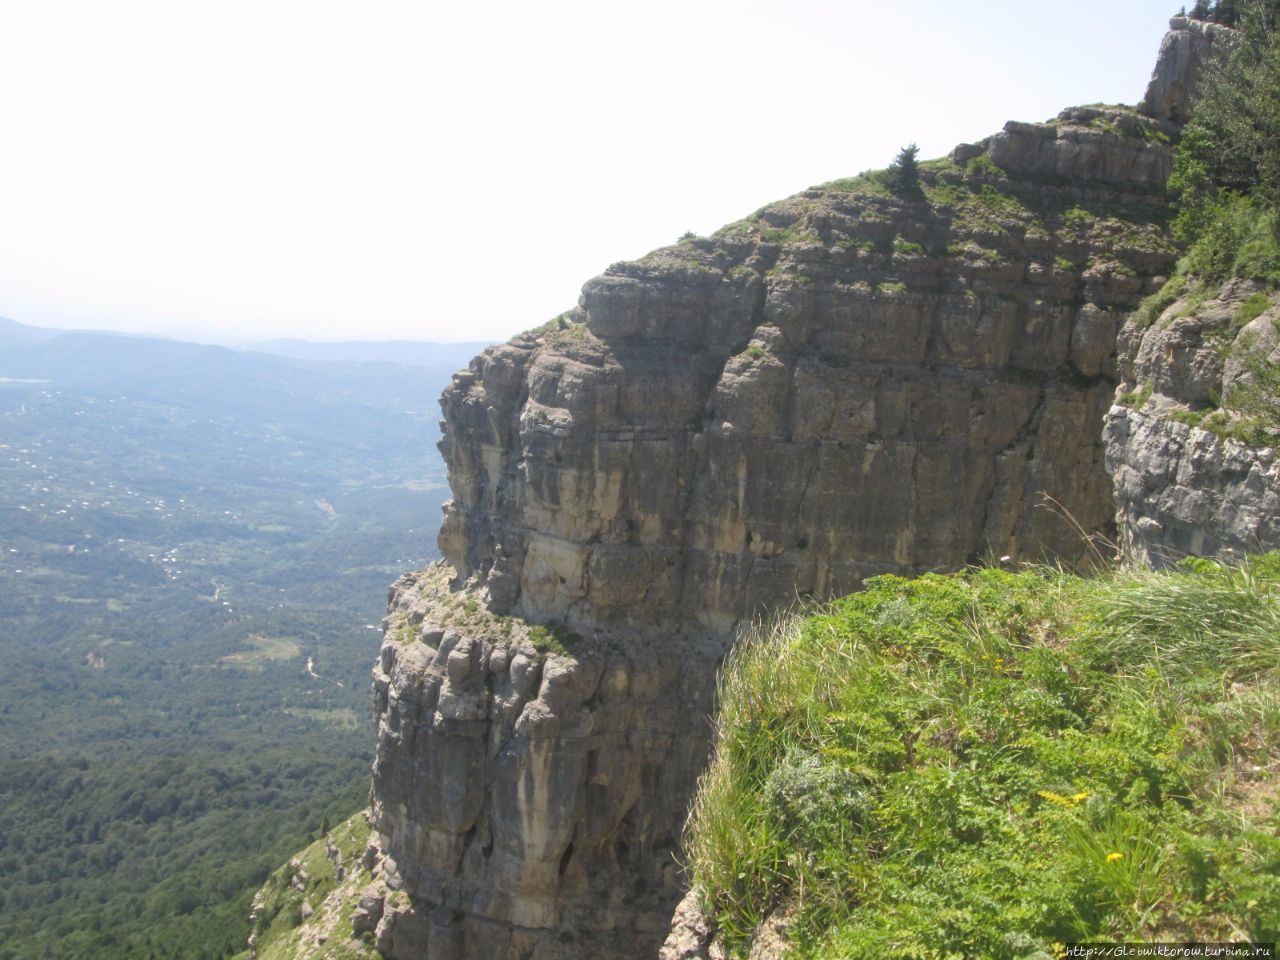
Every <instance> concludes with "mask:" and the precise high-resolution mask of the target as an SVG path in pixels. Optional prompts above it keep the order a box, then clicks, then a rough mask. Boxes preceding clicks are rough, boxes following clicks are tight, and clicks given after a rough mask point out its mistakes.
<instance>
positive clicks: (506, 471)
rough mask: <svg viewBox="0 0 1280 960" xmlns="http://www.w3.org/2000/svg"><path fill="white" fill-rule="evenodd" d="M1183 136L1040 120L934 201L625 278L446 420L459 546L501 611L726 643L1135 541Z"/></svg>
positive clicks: (800, 228) (754, 233)
mask: <svg viewBox="0 0 1280 960" xmlns="http://www.w3.org/2000/svg"><path fill="white" fill-rule="evenodd" d="M1171 135H1172V130H1170V129H1169V128H1166V127H1165V126H1164V125H1162V124H1160V123H1158V122H1156V121H1153V120H1150V119H1148V118H1144V117H1141V116H1139V115H1137V114H1135V113H1131V112H1128V111H1124V110H1119V109H1095V108H1089V109H1076V110H1069V111H1066V112H1064V113H1063V114H1062V115H1061V116H1060V117H1059V118H1058V119H1057V120H1055V121H1054V122H1051V123H1046V124H1022V123H1011V124H1009V125H1007V126H1006V128H1005V130H1004V131H1003V132H1001V133H1000V134H997V135H996V136H994V137H991V138H989V139H988V140H986V141H983V142H982V143H980V144H976V145H964V146H962V147H960V148H957V150H956V152H955V154H954V156H953V157H952V158H950V159H948V160H946V161H943V162H941V163H939V164H937V165H936V167H934V168H932V169H926V170H925V171H924V174H923V177H922V189H921V191H920V192H919V194H918V195H916V196H915V197H914V198H907V199H902V198H897V197H893V196H889V195H887V194H886V193H885V191H883V190H882V189H880V188H878V185H877V184H876V182H875V181H874V180H867V179H859V180H853V181H844V182H837V183H834V184H828V185H826V186H824V187H819V188H815V189H812V190H809V191H806V192H805V193H803V194H800V195H799V196H796V197H792V198H790V199H788V200H785V201H782V202H781V203H775V204H772V205H770V206H768V207H765V208H764V209H763V210H761V211H760V212H759V213H758V214H756V215H755V216H754V217H752V218H750V219H748V220H745V221H742V222H740V223H736V224H733V225H730V226H729V227H726V228H724V229H723V230H721V231H719V232H718V233H717V234H715V235H714V236H712V237H706V238H690V239H687V240H685V241H682V242H681V243H680V244H678V245H677V246H675V247H671V248H667V249H664V250H660V251H657V252H656V253H654V254H651V255H650V256H648V257H646V258H645V259H644V260H641V261H639V262H636V263H622V264H615V265H614V266H613V267H611V268H610V269H609V270H608V271H607V272H606V273H605V274H604V275H603V276H601V277H598V278H596V279H594V280H592V281H590V282H588V283H587V285H586V286H585V287H584V289H583V294H582V299H581V301H580V304H579V306H578V307H577V308H576V309H575V310H574V311H572V312H571V313H570V314H568V315H566V316H565V317H562V318H560V321H559V323H553V324H551V325H550V326H549V327H548V328H547V329H544V330H540V331H535V332H533V333H530V334H527V335H525V336H522V337H517V338H516V339H515V340H513V341H512V342H510V343H508V344H506V345H504V346H501V347H496V348H492V349H490V350H488V351H486V353H485V354H484V355H483V356H481V357H479V358H477V359H476V360H475V361H474V362H473V364H472V367H471V369H470V370H469V371H467V372H465V373H463V374H460V375H459V376H457V377H456V378H455V381H454V383H453V385H452V386H451V387H450V388H449V389H448V390H447V391H446V393H445V396H444V399H443V405H444V411H445V421H446V435H445V439H444V442H443V446H442V449H443V450H444V453H445V457H446V460H447V461H448V464H449V469H450V479H451V484H452V487H453V493H454V498H453V501H452V503H451V504H450V506H449V508H448V511H447V515H446V519H445V525H444V530H443V532H442V534H441V539H440V543H441V548H442V550H443V552H444V555H445V556H446V558H447V559H448V560H449V562H450V563H451V564H452V565H453V567H454V568H455V569H456V570H457V571H458V573H459V576H460V578H461V579H463V580H467V581H469V582H470V583H472V584H473V585H474V586H476V587H479V588H483V589H485V590H486V591H487V594H488V596H489V598H490V600H491V602H492V603H493V605H494V608H495V609H496V610H498V611H501V612H509V613H515V614H519V615H522V616H527V617H531V618H535V619H543V620H546V619H558V620H563V621H565V622H568V623H571V624H572V623H582V624H589V625H600V624H611V625H626V624H629V623H639V622H643V623H645V624H649V625H655V624H657V625H661V624H675V625H687V624H698V625H699V626H700V627H701V628H702V629H705V630H708V631H712V632H724V631H728V630H730V629H731V628H732V626H733V625H734V624H735V623H736V622H737V621H738V620H739V619H740V618H742V617H743V616H744V615H749V614H751V613H752V612H754V611H757V610H760V609H763V608H766V607H769V606H772V605H776V604H778V603H782V602H786V601H788V600H791V599H794V598H795V597H796V596H797V595H798V594H799V595H805V594H815V595H829V594H832V593H838V592H842V591H848V590H851V589H854V588H856V587H857V586H858V584H859V583H860V582H861V580H862V579H863V578H864V577H866V576H868V575H871V574H874V573H882V572H886V571H892V572H896V573H904V574H909V573H914V572H918V571H920V570H922V569H925V568H934V567H949V566H956V565H958V564H963V563H965V562H967V561H971V560H974V559H976V558H978V557H980V556H981V555H983V554H984V553H988V552H994V553H996V554H997V555H1000V554H1008V555H1010V556H1013V557H1017V558H1034V559H1042V558H1044V557H1046V556H1056V557H1065V558H1067V559H1071V558H1074V557H1076V556H1078V555H1079V554H1080V553H1081V552H1082V546H1083V545H1082V543H1081V538H1080V534H1079V532H1078V529H1077V528H1076V526H1075V525H1073V524H1072V523H1069V522H1067V521H1065V520H1064V519H1063V516H1062V515H1061V513H1059V512H1055V511H1054V510H1048V509H1044V508H1043V507H1042V505H1041V504H1042V501H1043V498H1044V497H1045V496H1048V497H1051V498H1052V499H1053V500H1054V501H1056V502H1057V503H1058V504H1060V505H1061V507H1062V512H1066V513H1070V514H1071V515H1072V516H1074V517H1075V519H1076V521H1077V522H1078V524H1079V526H1082V527H1083V528H1085V529H1087V530H1092V529H1096V528H1099V527H1103V526H1105V525H1106V524H1107V523H1108V522H1109V519H1110V515H1111V512H1112V510H1111V507H1110V504H1109V482H1108V480H1107V478H1106V475H1105V473H1104V471H1103V468H1102V453H1101V446H1100V443H1099V441H1098V438H1097V433H1098V431H1097V425H1098V424H1100V423H1101V421H1102V417H1103V414H1104V413H1105V411H1106V408H1107V406H1108V403H1109V400H1110V397H1111V394H1112V391H1113V389H1114V384H1115V379H1114V377H1115V368H1114V358H1113V344H1114V339H1115V334H1116V330H1117V329H1118V327H1119V324H1120V322H1121V321H1122V319H1123V317H1124V315H1125V314H1126V313H1127V312H1128V310H1129V309H1131V308H1132V307H1133V306H1134V305H1136V304H1137V302H1138V301H1139V300H1140V299H1141V298H1142V296H1143V295H1144V294H1145V293H1149V292H1150V291H1151V290H1152V289H1154V288H1155V287H1156V286H1158V285H1159V283H1160V282H1162V281H1163V278H1164V276H1163V275H1164V274H1165V273H1166V272H1167V270H1168V268H1169V267H1170V266H1171V264H1172V261H1173V256H1172V249H1171V246H1170V244H1169V242H1168V239H1167V237H1166V236H1165V234H1164V231H1163V230H1162V227H1161V225H1162V224H1163V222H1164V219H1165V217H1166V210H1165V203H1164V199H1163V194H1162V192H1161V184H1162V183H1163V182H1164V180H1165V178H1166V177H1167V175H1168V172H1169V158H1170V147H1169V139H1170V137H1171Z"/></svg>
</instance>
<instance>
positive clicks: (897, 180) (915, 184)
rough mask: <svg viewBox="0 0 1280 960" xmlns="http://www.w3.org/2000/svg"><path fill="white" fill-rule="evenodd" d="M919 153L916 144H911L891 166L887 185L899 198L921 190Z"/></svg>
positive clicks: (895, 158)
mask: <svg viewBox="0 0 1280 960" xmlns="http://www.w3.org/2000/svg"><path fill="white" fill-rule="evenodd" d="M919 153H920V148H919V147H917V146H916V145H915V144H914V143H909V144H907V145H906V146H905V147H903V148H902V149H901V150H899V151H898V155H897V156H896V157H894V159H893V163H891V164H890V165H889V169H888V171H887V176H886V178H885V184H886V186H888V188H889V189H890V190H891V191H893V192H894V193H896V194H897V195H898V196H905V195H907V194H909V193H914V192H915V191H916V190H919V189H920V164H919V163H918V162H917V161H916V156H917V155H918V154H919Z"/></svg>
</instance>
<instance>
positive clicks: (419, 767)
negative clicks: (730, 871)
mask: <svg viewBox="0 0 1280 960" xmlns="http://www.w3.org/2000/svg"><path fill="white" fill-rule="evenodd" d="M451 574H452V571H451V570H449V569H447V568H446V567H444V566H443V565H440V564H437V565H436V566H434V567H432V568H430V569H428V570H427V571H424V572H422V573H420V574H411V575H408V576H405V577H402V578H401V579H400V580H399V581H397V582H396V585H395V587H394V588H393V590H392V597H391V609H392V612H391V615H390V617H389V624H388V634H389V640H388V642H386V643H385V644H384V645H383V648H382V655H381V658H380V660H379V663H378V666H377V667H376V668H375V671H374V690H375V709H376V712H377V715H378V718H379V725H378V752H377V759H376V761H375V764H374V779H373V799H374V807H373V816H374V822H375V824H376V826H377V828H378V830H379V831H380V833H381V834H382V842H381V845H382V848H383V850H384V851H385V852H386V853H388V854H389V855H390V857H389V860H388V866H387V870H388V871H389V872H393V873H394V877H393V879H392V883H393V885H394V886H397V887H401V888H403V889H404V890H407V891H409V892H410V893H411V894H412V897H413V903H412V907H411V906H410V904H409V903H408V902H405V903H404V904H402V907H401V908H400V909H399V910H396V911H387V912H386V913H384V914H383V915H382V919H381V921H380V923H379V924H378V928H377V943H378V945H379V949H383V950H384V952H385V953H386V954H387V955H388V956H391V957H395V958H398V960H408V958H420V957H429V958H430V960H471V958H479V957H486V958H488V957H493V958H503V957H521V958H530V960H544V958H564V960H569V958H576V957H629V956H642V955H645V951H647V952H648V955H650V956H651V955H652V954H653V953H654V952H655V951H656V949H657V944H658V943H660V942H661V940H662V937H663V935H664V934H665V932H666V927H667V923H668V921H669V919H670V915H671V906H672V904H673V902H674V901H675V899H677V898H678V897H679V882H678V879H679V878H678V875H677V874H678V864H677V860H676V849H677V848H676V844H677V841H678V839H679V836H680V830H681V826H682V824H683V819H684V800H685V799H686V798H687V797H688V796H689V795H690V794H691V792H692V790H693V786H694V784H695V782H696V779H697V776H698V774H699V772H700V771H701V769H702V767H703V765H704V762H705V759H706V751H707V743H708V721H707V716H708V714H709V712H710V709H711V706H712V704H711V696H710V695H711V688H712V678H713V676H714V673H715V669H716V665H717V664H718V662H719V660H720V658H721V656H722V654H723V652H724V648H723V642H722V641H721V640H719V639H716V638H712V639H710V640H708V639H707V638H705V637H698V636H681V635H676V634H670V635H658V634H654V633H651V632H642V631H626V632H623V633H613V632H609V631H597V632H595V633H593V634H592V636H591V637H589V638H586V637H580V636H575V635H571V634H569V633H568V632H567V631H565V630H557V631H555V632H554V633H553V632H550V631H547V630H546V629H545V628H537V627H532V626H531V625H530V624H529V623H527V622H526V621H523V620H518V619H514V618H499V617H494V616H493V615H491V614H490V613H489V612H488V611H486V610H485V609H484V608H482V607H481V606H480V605H479V604H478V603H477V601H476V599H474V598H473V596H472V595H470V594H465V593H451V592H450V590H449V584H448V581H449V579H450V576H451ZM562 643H563V644H567V645H568V647H569V648H570V649H571V650H572V651H573V652H572V653H570V652H569V651H568V650H564V649H563V648H562V647H561V644H562ZM549 648H550V649H549Z"/></svg>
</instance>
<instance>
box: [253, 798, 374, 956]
mask: <svg viewBox="0 0 1280 960" xmlns="http://www.w3.org/2000/svg"><path fill="white" fill-rule="evenodd" d="M368 837H369V824H368V821H367V820H366V819H365V814H364V811H361V812H360V813H357V814H356V815H355V816H353V817H351V818H350V819H349V820H347V821H345V822H344V823H340V824H338V826H337V827H335V828H334V829H333V830H332V831H331V832H330V833H329V834H328V838H329V840H330V841H331V842H332V844H333V846H334V847H335V848H336V849H337V852H338V859H339V861H340V862H341V863H342V864H343V865H344V867H345V868H346V870H347V876H346V878H345V879H344V881H343V882H342V883H341V884H339V882H338V878H337V871H336V869H335V867H334V863H333V861H332V860H330V859H329V855H328V852H327V846H326V842H325V838H324V837H321V838H320V839H319V840H317V841H316V842H315V843H313V844H311V845H310V846H309V847H307V848H306V849H305V850H303V851H302V852H301V853H299V854H298V855H297V856H296V857H294V858H293V860H291V861H290V862H289V863H288V864H286V865H284V866H282V867H280V868H279V869H278V870H276V871H275V872H274V873H272V874H271V876H270V877H269V878H268V879H267V882H266V883H265V884H263V886H262V889H261V890H259V891H258V895H257V897H256V898H255V901H254V904H255V907H256V914H257V920H256V922H255V923H254V926H253V932H254V934H255V936H257V938H258V939H257V943H258V955H259V957H260V958H261V960H294V958H296V957H297V956H298V955H299V950H300V947H301V943H302V940H303V934H304V932H306V931H307V929H308V928H320V927H321V926H323V927H324V929H325V930H327V932H328V936H327V938H326V940H325V943H324V948H323V949H322V950H320V951H318V952H313V953H311V954H309V956H311V957H312V960H364V958H368V960H376V958H377V957H378V956H379V954H378V953H377V952H376V951H374V950H373V949H372V948H371V947H370V946H368V944H366V943H365V942H363V941H362V940H360V939H358V938H356V937H355V936H354V932H353V931H352V929H351V911H352V909H354V907H355V904H356V901H357V900H358V899H359V896H360V891H361V890H362V889H363V888H364V886H365V885H366V884H368V883H369V881H370V879H371V877H370V875H369V872H368V871H367V870H364V869H362V868H360V866H359V863H358V858H359V856H360V854H361V853H362V852H363V851H364V848H365V843H366V842H367V840H368ZM295 883H296V884H299V885H301V886H302V888H303V889H302V890H298V889H296V887H295ZM335 891H340V892H341V893H342V894H343V896H342V897H341V898H340V899H341V901H342V902H341V903H331V904H326V903H325V901H326V898H329V897H330V895H331V894H333V893H334V892H335ZM335 899H338V898H335ZM304 901H306V902H307V903H309V904H310V905H311V907H312V909H313V910H315V911H316V913H315V914H313V915H312V916H311V917H310V918H308V919H307V920H305V921H304V920H302V917H301V910H302V904H303V902H304Z"/></svg>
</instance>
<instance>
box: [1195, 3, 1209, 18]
mask: <svg viewBox="0 0 1280 960" xmlns="http://www.w3.org/2000/svg"><path fill="white" fill-rule="evenodd" d="M1191 19H1192V20H1208V19H1209V0H1196V4H1195V6H1194V7H1192V8H1191Z"/></svg>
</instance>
